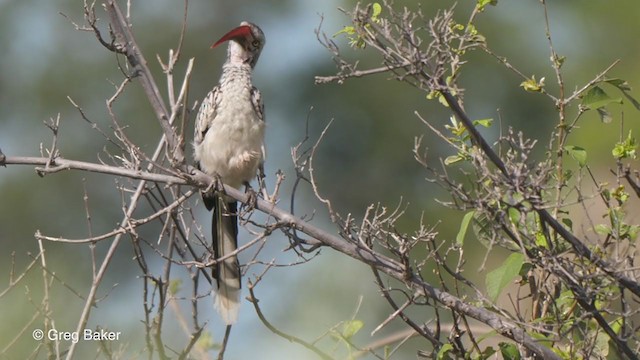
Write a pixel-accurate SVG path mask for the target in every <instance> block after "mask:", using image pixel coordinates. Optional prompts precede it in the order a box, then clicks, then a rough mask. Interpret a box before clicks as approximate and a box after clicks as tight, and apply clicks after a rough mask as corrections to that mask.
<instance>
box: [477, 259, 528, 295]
mask: <svg viewBox="0 0 640 360" xmlns="http://www.w3.org/2000/svg"><path fill="white" fill-rule="evenodd" d="M522 264H524V255H522V254H521V253H513V254H511V255H509V257H508V258H507V259H506V260H505V261H504V263H502V265H500V267H498V268H497V269H495V270H493V271H491V272H490V273H488V274H487V278H486V286H487V296H488V297H489V299H490V300H491V301H496V299H498V296H499V295H500V293H501V292H502V290H504V288H505V287H506V286H507V285H509V283H511V282H512V281H513V279H514V278H515V277H516V276H518V274H519V273H520V268H522Z"/></svg>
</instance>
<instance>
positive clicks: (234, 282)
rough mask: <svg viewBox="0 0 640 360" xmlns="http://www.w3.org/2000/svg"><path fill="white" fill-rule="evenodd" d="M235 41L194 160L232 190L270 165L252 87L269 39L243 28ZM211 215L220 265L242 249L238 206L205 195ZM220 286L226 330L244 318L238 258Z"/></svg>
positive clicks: (218, 275)
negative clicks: (239, 234) (263, 163)
mask: <svg viewBox="0 0 640 360" xmlns="http://www.w3.org/2000/svg"><path fill="white" fill-rule="evenodd" d="M224 41H229V48H228V51H227V61H226V62H225V64H224V65H223V67H222V76H221V77H220V82H219V84H218V85H217V86H216V87H215V88H213V90H211V91H210V92H209V94H208V95H207V96H206V98H205V99H204V100H203V101H202V105H201V106H200V110H199V112H198V116H197V118H196V124H195V135H194V142H193V148H194V158H195V160H196V162H197V167H198V168H199V169H200V170H202V171H203V172H205V173H207V174H209V175H212V176H217V177H219V178H220V179H221V180H222V182H224V183H225V184H227V185H230V186H232V187H235V188H237V187H240V186H241V185H243V184H248V183H249V182H250V181H251V179H253V178H254V177H255V176H256V173H257V171H258V167H259V166H260V165H261V164H262V162H263V161H264V157H265V153H264V132H265V122H264V105H263V103H262V99H261V96H260V91H258V90H257V89H256V88H255V87H254V86H253V85H252V81H251V73H252V70H253V67H254V66H255V64H256V62H257V61H258V57H259V56H260V52H261V50H262V47H263V46H264V44H265V38H264V34H263V32H262V30H260V28H259V27H258V26H256V25H254V24H251V23H248V22H242V23H241V24H240V26H239V27H237V28H235V29H233V30H231V31H230V32H229V33H228V34H226V35H225V36H223V37H222V38H221V39H220V40H219V41H218V42H217V43H216V44H214V47H215V46H217V45H218V44H220V43H222V42H224ZM203 200H204V203H205V206H206V207H207V209H208V210H213V220H212V230H211V231H212V237H213V252H214V256H215V258H216V259H219V258H221V257H224V256H227V255H228V254H230V253H232V252H234V251H235V250H236V249H237V247H238V239H237V234H238V225H237V216H236V211H237V204H236V201H235V200H233V199H230V198H228V197H225V196H219V195H217V194H212V193H203ZM213 274H214V277H215V279H216V281H217V290H216V296H215V307H216V309H217V310H218V312H219V313H220V315H221V316H222V319H223V320H224V322H225V323H226V324H228V325H229V324H233V323H234V322H235V321H236V319H237V315H238V308H239V296H240V284H241V281H240V266H239V264H238V258H237V256H236V255H232V256H229V257H227V258H226V259H224V260H222V261H221V262H220V263H219V264H217V265H216V266H215V267H214V271H213Z"/></svg>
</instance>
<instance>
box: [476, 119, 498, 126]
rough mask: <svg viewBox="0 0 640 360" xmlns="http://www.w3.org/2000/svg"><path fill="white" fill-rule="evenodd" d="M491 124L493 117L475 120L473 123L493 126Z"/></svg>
mask: <svg viewBox="0 0 640 360" xmlns="http://www.w3.org/2000/svg"><path fill="white" fill-rule="evenodd" d="M491 124H493V119H479V120H473V125H480V126H483V127H486V128H488V127H491Z"/></svg>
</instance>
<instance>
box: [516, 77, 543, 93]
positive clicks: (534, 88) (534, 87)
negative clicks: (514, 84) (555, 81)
mask: <svg viewBox="0 0 640 360" xmlns="http://www.w3.org/2000/svg"><path fill="white" fill-rule="evenodd" d="M520 86H522V88H523V89H524V90H525V91H530V92H540V91H542V89H543V88H544V78H540V81H536V77H535V76H532V77H531V78H530V79H527V80H525V81H523V82H521V83H520Z"/></svg>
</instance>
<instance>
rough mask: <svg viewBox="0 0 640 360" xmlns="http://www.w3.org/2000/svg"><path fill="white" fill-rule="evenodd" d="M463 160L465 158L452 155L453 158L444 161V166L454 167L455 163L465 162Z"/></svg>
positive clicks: (448, 157)
mask: <svg viewBox="0 0 640 360" xmlns="http://www.w3.org/2000/svg"><path fill="white" fill-rule="evenodd" d="M463 160H464V156H460V155H451V156H447V157H446V158H445V159H444V164H445V165H447V166H448V165H452V164H455V163H457V162H460V161H463Z"/></svg>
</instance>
